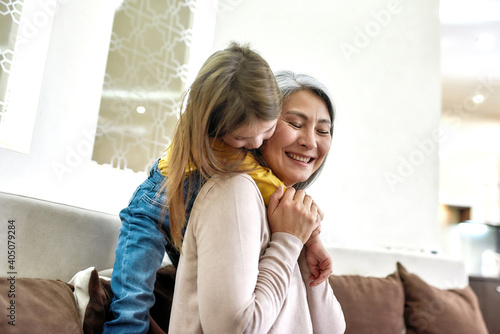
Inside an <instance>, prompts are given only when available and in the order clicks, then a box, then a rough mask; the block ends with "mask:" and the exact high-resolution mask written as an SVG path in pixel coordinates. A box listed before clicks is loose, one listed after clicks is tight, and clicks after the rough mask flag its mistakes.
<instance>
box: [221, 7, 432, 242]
mask: <svg viewBox="0 0 500 334" xmlns="http://www.w3.org/2000/svg"><path fill="white" fill-rule="evenodd" d="M221 4H222V5H225V6H222V7H221ZM438 6H439V3H438V2H437V1H434V0H423V1H409V0H401V1H388V0H357V1H352V2H348V1H341V0H334V1H331V0H315V1H308V2H306V1H296V2H295V3H294V4H293V5H291V4H290V2H289V1H285V0H275V1H265V0H254V1H249V0H243V1H227V0H220V1H219V15H218V17H217V24H216V32H215V41H214V49H220V48H223V47H225V46H227V44H228V43H229V41H230V40H236V41H239V42H250V44H251V45H252V46H253V47H254V48H255V49H257V50H258V51H259V52H260V53H261V54H262V55H263V56H264V58H266V59H267V60H268V61H269V63H270V64H271V67H272V68H273V70H280V69H292V70H295V71H298V72H306V73H309V74H312V75H314V76H316V77H317V78H318V79H320V80H321V81H323V82H324V83H325V84H326V85H327V86H328V87H329V88H330V90H331V92H332V94H333V96H334V98H335V100H336V101H335V102H336V104H337V108H338V118H337V121H336V124H335V133H334V139H333V146H332V151H331V153H330V156H329V161H328V165H327V168H326V169H325V171H324V173H323V175H322V176H321V178H320V179H319V181H317V182H316V184H315V185H314V186H313V187H312V188H311V189H310V193H311V194H312V195H313V197H314V198H315V200H316V201H317V202H318V203H319V204H320V206H321V207H322V208H323V210H324V211H325V215H326V217H325V221H324V223H323V237H324V239H325V240H326V241H327V242H329V243H337V244H348V245H356V246H368V247H370V246H375V247H376V246H382V247H396V248H406V249H418V250H421V249H424V250H429V249H437V248H439V247H438V218H437V215H438V144H437V142H438V141H439V132H438V130H439V118H440V93H441V91H440V89H441V88H440V68H439V58H440V57H439V38H440V28H439V17H438ZM221 8H222V9H224V10H223V11H221V10H220V9H221Z"/></svg>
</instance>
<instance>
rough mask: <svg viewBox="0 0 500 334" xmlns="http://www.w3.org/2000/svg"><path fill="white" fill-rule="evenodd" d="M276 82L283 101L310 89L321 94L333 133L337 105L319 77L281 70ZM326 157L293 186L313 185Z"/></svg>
mask: <svg viewBox="0 0 500 334" xmlns="http://www.w3.org/2000/svg"><path fill="white" fill-rule="evenodd" d="M274 75H275V77H276V82H277V83H278V86H279V88H280V90H281V96H282V97H283V102H284V101H285V100H286V99H287V98H288V97H289V96H290V95H292V94H293V93H295V92H298V91H301V90H308V91H310V92H311V93H313V94H316V95H317V96H319V97H320V98H321V99H322V100H323V101H325V104H326V107H327V108H328V113H329V114H330V119H331V121H332V126H331V127H330V135H333V123H334V120H335V105H334V104H333V100H332V98H331V96H330V93H329V92H328V90H327V89H326V87H325V86H324V85H323V84H322V83H321V82H319V81H318V80H317V79H315V78H313V77H311V76H310V75H307V74H299V73H294V72H292V71H279V72H276V73H275V74H274ZM327 156H328V154H327ZM325 161H326V157H325V160H324V161H323V163H322V164H321V166H319V168H318V170H316V171H315V172H314V173H313V174H312V175H311V176H310V177H309V178H308V179H307V180H305V181H304V182H299V183H296V184H295V185H294V186H293V187H294V188H295V189H297V190H299V189H306V188H307V187H309V185H311V184H312V183H313V182H314V180H316V178H317V177H318V176H319V174H320V173H321V171H322V170H323V166H324V165H325Z"/></svg>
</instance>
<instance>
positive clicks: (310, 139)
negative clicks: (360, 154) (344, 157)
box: [261, 90, 332, 187]
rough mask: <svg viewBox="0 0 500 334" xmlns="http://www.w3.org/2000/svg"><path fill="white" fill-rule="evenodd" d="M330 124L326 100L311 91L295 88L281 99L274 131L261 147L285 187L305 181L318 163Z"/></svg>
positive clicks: (325, 150)
mask: <svg viewBox="0 0 500 334" xmlns="http://www.w3.org/2000/svg"><path fill="white" fill-rule="evenodd" d="M331 127H332V121H331V119H330V114H329V113H328V108H327V106H326V104H325V102H324V101H323V99H321V98H320V97H319V96H317V95H315V94H313V93H311V92H310V91H307V90H301V91H298V92H295V93H293V94H291V95H290V96H289V97H288V98H287V100H286V101H285V102H284V104H283V110H282V113H281V118H280V119H279V120H278V124H277V126H276V132H275V133H274V135H273V136H272V138H270V139H269V140H267V141H266V142H265V144H264V145H263V146H262V148H261V151H262V154H263V157H264V159H265V160H266V162H267V164H268V166H269V167H270V168H271V170H272V171H273V172H274V174H276V176H277V177H279V178H280V179H281V181H283V182H284V183H285V185H286V186H287V187H290V186H292V185H294V184H295V183H298V182H304V181H306V180H307V179H308V178H309V177H310V176H311V175H312V174H313V173H314V172H315V171H316V170H318V168H319V167H320V166H321V164H322V163H323V161H324V160H325V157H326V155H327V153H328V151H329V150H330V145H331V135H330V129H331Z"/></svg>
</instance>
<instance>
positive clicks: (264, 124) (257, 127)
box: [222, 119, 278, 150]
mask: <svg viewBox="0 0 500 334" xmlns="http://www.w3.org/2000/svg"><path fill="white" fill-rule="evenodd" d="M277 122H278V120H276V119H275V120H272V121H256V122H253V123H250V124H247V125H244V126H242V127H240V128H239V129H237V130H235V131H234V132H232V133H230V134H227V135H225V136H223V137H222V140H223V141H224V142H225V143H226V144H228V145H229V146H232V147H234V148H242V147H243V148H246V149H247V150H250V149H254V148H259V147H260V146H261V145H262V143H263V142H264V141H265V140H267V139H269V138H271V136H272V135H273V133H274V130H275V129H276V123H277Z"/></svg>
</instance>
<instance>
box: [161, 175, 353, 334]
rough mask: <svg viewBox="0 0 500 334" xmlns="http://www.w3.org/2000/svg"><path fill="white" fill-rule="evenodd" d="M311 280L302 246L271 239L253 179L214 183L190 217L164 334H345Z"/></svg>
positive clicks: (326, 288) (289, 238)
mask: <svg viewBox="0 0 500 334" xmlns="http://www.w3.org/2000/svg"><path fill="white" fill-rule="evenodd" d="M309 275H310V274H309V269H308V268H307V265H306V263H305V258H304V251H303V245H302V242H301V241H300V240H299V239H298V238H296V237H295V236H293V235H291V234H288V233H274V234H272V235H271V231H270V229H269V225H268V223H267V219H266V207H265V205H264V202H263V200H262V196H261V194H260V192H259V189H258V188H257V186H256V184H255V182H254V181H253V180H252V178H251V177H250V176H248V175H246V174H240V175H236V176H231V177H225V178H221V177H214V178H212V179H210V180H208V181H207V183H206V184H205V185H204V186H203V188H202V189H201V191H200V193H199V194H198V197H197V198H196V202H195V204H194V207H193V210H192V212H191V216H190V220H189V224H188V228H187V231H186V235H185V239H184V243H183V254H182V256H181V260H180V263H179V267H178V270H177V277H176V283H175V292H174V301H173V306H172V313H171V318H170V328H169V333H217V334H220V333H231V334H234V333H287V334H288V333H300V334H307V333H343V332H344V330H345V321H344V316H343V313H342V310H341V307H340V304H339V303H338V301H337V300H336V298H335V296H334V294H333V291H332V289H331V287H330V285H329V283H328V281H325V282H324V283H323V284H321V285H319V286H316V287H313V288H310V287H309V284H308V283H309V280H308V277H309Z"/></svg>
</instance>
